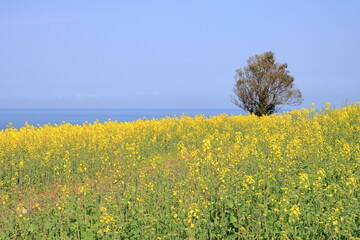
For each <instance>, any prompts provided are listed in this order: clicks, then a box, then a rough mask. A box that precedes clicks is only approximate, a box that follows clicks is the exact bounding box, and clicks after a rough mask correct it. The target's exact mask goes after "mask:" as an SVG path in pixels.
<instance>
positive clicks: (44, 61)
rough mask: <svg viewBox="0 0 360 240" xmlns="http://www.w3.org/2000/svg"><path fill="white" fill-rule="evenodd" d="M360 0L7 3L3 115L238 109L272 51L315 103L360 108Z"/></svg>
mask: <svg viewBox="0 0 360 240" xmlns="http://www.w3.org/2000/svg"><path fill="white" fill-rule="evenodd" d="M359 11H360V1H357V0H353V1H351V0H347V1H340V0H339V1H331V0H327V1H320V0H319V1H307V0H305V1H291V0H287V1H276V0H275V1H268V0H263V1H261V0H259V1H250V0H248V1H240V0H237V1H228V0H223V1H205V0H198V1H196V0H193V1H188V0H182V1H165V0H164V1H157V0H154V1H140V0H138V1H137V0H135V1H124V0H123V1H119V0H117V1H89V0H87V1H83V0H79V1H67V0H61V1H47V0H46V1H40V0H39V1H37V0H34V1H0V36H1V37H0V83H1V84H0V108H194V109H196V108H209V109H211V108H236V106H235V105H234V104H233V103H232V102H231V96H233V92H232V88H233V86H234V83H235V79H234V76H235V70H236V69H238V68H241V67H244V66H246V62H247V59H248V58H249V57H250V56H254V55H255V54H261V53H263V52H265V51H273V52H274V53H275V57H276V59H277V61H278V62H279V63H287V64H288V70H289V71H290V74H291V75H292V76H293V77H294V78H295V81H294V83H295V86H296V87H297V88H298V89H299V90H300V91H301V92H302V94H303V98H304V102H303V103H302V105H300V106H298V107H291V106H288V107H285V108H300V107H305V108H309V107H310V105H311V103H315V106H316V107H317V108H320V107H322V106H323V103H324V102H330V103H331V104H332V105H333V106H336V107H341V106H343V105H345V104H351V103H353V102H357V101H360V94H359V92H360V14H359Z"/></svg>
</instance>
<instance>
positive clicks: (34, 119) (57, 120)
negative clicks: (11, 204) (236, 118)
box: [0, 109, 245, 129]
mask: <svg viewBox="0 0 360 240" xmlns="http://www.w3.org/2000/svg"><path fill="white" fill-rule="evenodd" d="M222 113H226V114H228V115H238V114H245V112H244V111H242V110H241V109H0V129H4V128H6V127H7V126H8V125H9V123H10V122H11V123H12V126H13V127H16V128H20V127H22V126H24V125H25V122H28V123H29V124H30V125H33V126H38V125H44V124H48V123H50V124H51V125H53V124H61V123H62V122H67V123H71V124H82V123H84V122H85V121H87V122H89V123H92V122H94V121H96V120H98V121H100V122H104V121H108V120H109V119H111V120H113V121H115V120H116V121H118V122H126V121H136V120H138V119H144V118H146V119H153V118H155V119H161V118H164V117H167V116H169V117H173V116H178V117H180V116H181V115H183V114H184V115H187V116H192V117H193V116H196V115H205V116H207V117H210V116H215V115H219V114H222Z"/></svg>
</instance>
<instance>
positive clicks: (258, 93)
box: [232, 52, 303, 116]
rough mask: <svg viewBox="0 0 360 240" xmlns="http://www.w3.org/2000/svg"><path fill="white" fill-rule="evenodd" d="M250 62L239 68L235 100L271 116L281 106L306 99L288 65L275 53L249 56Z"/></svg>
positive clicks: (248, 108)
mask: <svg viewBox="0 0 360 240" xmlns="http://www.w3.org/2000/svg"><path fill="white" fill-rule="evenodd" d="M247 63H248V65H247V66H246V67H244V68H240V69H237V70H236V73H237V74H236V76H235V86H234V89H233V91H234V93H235V95H236V97H237V99H236V98H235V97H233V98H232V102H233V103H234V104H236V105H237V106H239V107H240V108H242V109H244V110H246V111H248V112H249V113H254V114H255V115H257V116H263V115H270V114H272V113H275V112H276V111H278V110H279V107H278V106H279V105H293V106H295V105H299V104H301V103H302V101H303V99H302V97H301V92H300V91H299V90H298V89H296V88H295V87H294V77H292V76H291V75H289V71H288V70H287V64H286V63H284V64H280V63H277V62H276V60H275V57H274V53H273V52H264V53H263V54H260V55H255V57H249V58H248V60H247Z"/></svg>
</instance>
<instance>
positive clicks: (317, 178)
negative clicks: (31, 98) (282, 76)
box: [0, 103, 360, 239]
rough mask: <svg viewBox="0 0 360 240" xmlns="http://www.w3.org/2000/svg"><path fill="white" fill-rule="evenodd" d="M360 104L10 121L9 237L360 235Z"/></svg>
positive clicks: (2, 163) (0, 203)
mask: <svg viewBox="0 0 360 240" xmlns="http://www.w3.org/2000/svg"><path fill="white" fill-rule="evenodd" d="M359 184H360V104H359V103H357V104H353V105H350V106H346V107H343V108H341V109H330V108H329V106H328V105H327V106H326V107H325V108H324V109H322V110H320V111H318V112H315V111H314V109H311V110H308V109H303V110H294V111H291V112H288V113H284V114H278V115H272V116H265V117H261V118H258V117H256V116H228V115H225V114H224V115H219V116H214V117H211V118H206V117H204V116H197V117H194V118H191V117H186V116H182V117H172V118H170V117H168V118H164V119H160V120H138V121H135V122H124V123H119V122H116V121H108V122H105V123H99V122H95V123H91V124H90V123H84V124H83V125H71V124H67V123H64V124H62V125H54V126H51V125H45V126H41V127H34V126H29V125H27V126H25V127H22V128H21V129H15V128H7V129H5V130H1V131H0V216H1V217H0V239H54V238H55V239H359V238H360V218H359V214H360V201H359Z"/></svg>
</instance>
